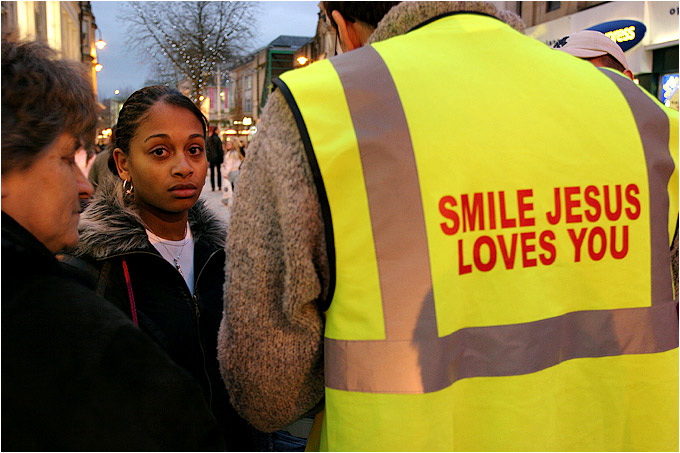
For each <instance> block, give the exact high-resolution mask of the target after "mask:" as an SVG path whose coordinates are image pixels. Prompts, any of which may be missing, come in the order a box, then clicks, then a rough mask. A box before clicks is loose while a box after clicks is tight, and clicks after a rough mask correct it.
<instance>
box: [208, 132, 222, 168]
mask: <svg viewBox="0 0 680 453" xmlns="http://www.w3.org/2000/svg"><path fill="white" fill-rule="evenodd" d="M206 148H207V151H208V152H207V156H206V157H207V158H208V162H210V163H211V164H221V163H222V162H224V151H223V150H222V140H220V137H219V136H218V135H216V134H213V135H211V136H210V137H208V143H207V145H206Z"/></svg>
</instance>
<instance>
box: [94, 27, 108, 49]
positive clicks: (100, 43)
mask: <svg viewBox="0 0 680 453" xmlns="http://www.w3.org/2000/svg"><path fill="white" fill-rule="evenodd" d="M97 32H98V33H99V40H98V41H97V42H96V43H94V45H95V46H97V49H99V50H102V49H103V48H104V47H106V41H104V40H103V39H102V32H101V31H99V29H97Z"/></svg>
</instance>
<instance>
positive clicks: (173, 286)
mask: <svg viewBox="0 0 680 453" xmlns="http://www.w3.org/2000/svg"><path fill="white" fill-rule="evenodd" d="M115 190H116V189H115V188H113V187H111V186H108V187H102V190H101V191H100V192H98V194H97V197H96V198H95V200H94V201H93V202H92V203H91V204H90V206H89V207H88V209H87V210H86V211H85V212H84V213H83V216H82V219H81V236H80V244H79V246H78V249H77V250H76V254H77V255H78V256H79V257H80V258H82V259H84V260H87V261H88V262H89V263H91V264H92V265H93V266H94V267H95V268H96V269H97V270H98V271H99V277H98V279H99V281H100V285H101V288H102V292H103V295H104V297H105V298H106V299H107V300H109V301H110V302H112V303H113V304H114V305H116V306H117V307H118V308H120V309H121V310H123V311H124V312H125V313H126V314H128V316H132V314H131V307H130V299H129V296H128V290H127V284H126V280H125V276H124V272H123V264H122V260H123V259H125V261H126V263H127V266H128V271H129V276H130V282H131V286H132V291H133V295H134V300H135V305H136V311H137V317H138V322H139V327H140V328H141V329H142V330H144V331H145V332H147V333H149V334H150V335H151V336H152V337H153V338H154V339H155V340H156V341H157V342H158V344H160V345H161V346H162V347H163V349H164V350H165V351H167V353H168V354H169V355H170V357H171V358H172V359H173V360H174V361H175V362H177V364H178V365H180V366H182V367H183V368H184V369H185V370H187V371H188V372H189V373H190V374H191V375H192V376H193V377H194V378H195V379H196V381H198V383H199V384H200V385H201V388H202V389H203V394H204V397H205V400H206V402H208V404H209V406H210V408H211V409H212V411H213V414H214V415H215V418H217V421H218V423H219V425H220V427H221V428H222V429H223V431H224V437H225V440H226V443H227V448H228V449H229V450H238V451H249V450H252V449H253V444H252V442H253V441H252V437H251V431H250V428H249V425H248V424H247V422H246V421H245V420H243V419H242V418H241V417H239V416H238V414H237V413H236V411H235V410H234V409H233V408H232V406H231V404H230V403H229V395H228V393H227V390H226V387H225V385H224V381H223V380H222V376H221V374H220V370H219V364H218V361H217V332H218V330H219V325H220V321H221V319H222V308H223V303H222V301H223V297H224V296H223V286H224V261H225V254H224V241H225V237H226V228H225V226H224V224H223V223H222V221H221V220H219V219H218V218H217V217H216V216H215V214H214V213H212V212H211V211H210V210H209V209H207V208H206V207H205V206H204V204H203V201H202V200H199V201H198V202H197V203H196V205H195V206H194V207H193V208H192V209H191V210H190V211H189V226H190V228H191V233H192V236H193V239H194V296H192V295H191V292H190V291H189V288H188V287H187V284H186V282H185V280H184V278H183V277H182V276H181V275H180V274H179V272H177V270H176V269H175V268H174V267H173V266H172V265H171V264H170V263H168V262H167V261H166V260H165V259H164V258H163V257H162V256H161V254H160V253H158V251H157V250H156V249H155V248H154V246H153V245H151V243H150V242H149V240H148V237H147V234H146V230H145V227H144V225H143V223H142V222H141V219H140V218H139V217H138V216H137V214H136V213H135V212H134V211H133V210H132V209H130V208H128V207H123V206H122V205H120V204H119V202H118V201H117V199H116V197H115V196H114V193H115Z"/></svg>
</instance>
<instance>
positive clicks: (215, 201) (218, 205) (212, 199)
mask: <svg viewBox="0 0 680 453" xmlns="http://www.w3.org/2000/svg"><path fill="white" fill-rule="evenodd" d="M201 199H202V200H205V202H206V204H207V205H208V207H209V208H210V209H211V210H212V211H213V212H215V213H216V214H217V215H219V216H220V217H221V218H222V219H224V220H225V221H227V222H228V221H229V215H230V211H229V210H228V209H227V207H226V206H225V205H224V204H222V192H220V191H219V190H217V187H215V191H214V192H211V191H210V170H208V176H207V177H206V178H205V185H204V186H203V192H201Z"/></svg>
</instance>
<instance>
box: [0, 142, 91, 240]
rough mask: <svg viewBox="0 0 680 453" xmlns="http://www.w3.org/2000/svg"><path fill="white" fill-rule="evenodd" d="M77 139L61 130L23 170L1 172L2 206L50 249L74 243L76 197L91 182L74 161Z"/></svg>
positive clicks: (78, 147) (87, 194) (85, 195)
mask: <svg viewBox="0 0 680 453" xmlns="http://www.w3.org/2000/svg"><path fill="white" fill-rule="evenodd" d="M82 148H83V145H82V144H81V141H80V140H79V139H77V138H76V137H74V136H73V135H71V134H68V133H63V134H61V135H60V136H59V137H58V138H57V140H56V141H55V142H54V143H52V144H51V145H50V146H49V147H48V148H47V149H45V150H43V151H42V152H41V153H40V154H39V155H38V156H37V158H36V160H35V161H34V162H33V164H32V165H31V166H30V167H28V168H27V169H25V170H21V169H19V170H14V171H12V172H11V173H9V174H6V175H3V176H2V210H3V211H4V212H5V213H6V214H8V215H10V216H11V217H12V218H13V219H14V220H16V221H17V222H18V223H19V224H20V225H21V226H23V227H24V228H26V229H27V230H28V231H30V232H31V234H33V236H35V237H36V238H37V239H38V240H39V241H40V242H42V243H43V244H44V245H45V247H47V249H49V250H50V251H51V252H52V253H56V252H58V251H60V250H63V249H66V248H70V247H74V246H75V245H76V244H77V243H78V220H79V218H80V209H81V207H80V199H81V198H83V199H86V198H89V197H91V196H92V192H93V189H92V185H90V183H89V182H88V180H87V178H86V177H85V175H83V172H82V171H80V168H78V166H77V165H76V162H75V155H76V151H79V150H81V149H82Z"/></svg>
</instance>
